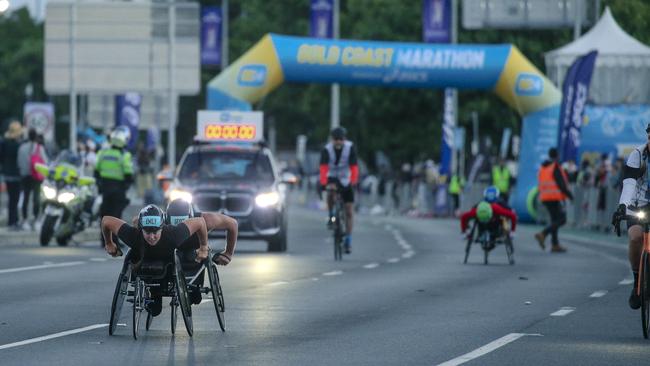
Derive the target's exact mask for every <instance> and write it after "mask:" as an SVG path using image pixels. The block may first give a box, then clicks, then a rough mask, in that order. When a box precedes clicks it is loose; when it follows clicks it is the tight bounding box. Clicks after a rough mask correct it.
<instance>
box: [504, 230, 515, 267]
mask: <svg viewBox="0 0 650 366" xmlns="http://www.w3.org/2000/svg"><path fill="white" fill-rule="evenodd" d="M505 244H506V245H505V246H506V255H507V256H508V263H510V265H513V264H515V247H514V246H513V245H512V238H510V235H509V234H506V239H505Z"/></svg>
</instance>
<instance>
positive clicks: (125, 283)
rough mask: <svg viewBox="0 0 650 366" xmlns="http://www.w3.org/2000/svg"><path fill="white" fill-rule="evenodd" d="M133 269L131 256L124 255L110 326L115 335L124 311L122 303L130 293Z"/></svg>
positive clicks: (109, 329)
mask: <svg viewBox="0 0 650 366" xmlns="http://www.w3.org/2000/svg"><path fill="white" fill-rule="evenodd" d="M131 271H132V266H131V262H130V256H129V255H128V253H127V255H126V256H125V257H124V264H123V265H122V270H121V271H120V275H119V276H118V278H117V284H116V285H115V292H114V293H113V302H112V304H111V319H110V322H109V326H108V334H109V335H113V333H115V329H116V328H117V323H118V322H119V320H120V314H121V313H122V305H124V300H125V299H126V296H127V295H128V292H129V291H128V290H129V283H130V281H131Z"/></svg>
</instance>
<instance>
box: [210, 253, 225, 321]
mask: <svg viewBox="0 0 650 366" xmlns="http://www.w3.org/2000/svg"><path fill="white" fill-rule="evenodd" d="M207 267H208V268H207V269H208V278H209V279H210V291H211V292H212V302H213V303H214V310H215V311H216V313H217V320H219V328H221V331H222V332H225V331H226V320H225V319H224V317H223V315H224V314H223V313H224V311H225V310H226V307H225V304H224V301H223V291H222V290H221V283H220V282H219V272H218V271H217V265H216V264H215V263H213V262H212V261H211V260H208V263H207Z"/></svg>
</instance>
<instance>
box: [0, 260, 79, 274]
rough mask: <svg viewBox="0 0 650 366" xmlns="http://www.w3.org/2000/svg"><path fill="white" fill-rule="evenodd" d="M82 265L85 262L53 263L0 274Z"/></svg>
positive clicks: (13, 269) (10, 269)
mask: <svg viewBox="0 0 650 366" xmlns="http://www.w3.org/2000/svg"><path fill="white" fill-rule="evenodd" d="M84 263H86V262H63V263H54V264H42V265H40V266H29V267H19V268H8V269H0V274H2V273H13V272H22V271H31V270H33V269H45V268H57V267H70V266H77V265H80V264H84Z"/></svg>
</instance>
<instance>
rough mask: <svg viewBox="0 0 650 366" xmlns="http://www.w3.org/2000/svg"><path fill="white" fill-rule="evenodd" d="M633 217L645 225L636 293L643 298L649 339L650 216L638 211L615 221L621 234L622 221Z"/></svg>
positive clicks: (643, 320)
mask: <svg viewBox="0 0 650 366" xmlns="http://www.w3.org/2000/svg"><path fill="white" fill-rule="evenodd" d="M630 219H633V220H635V221H636V222H638V223H639V224H640V225H641V226H643V249H642V250H643V251H642V254H641V261H640V263H639V273H638V278H637V279H636V280H637V286H636V294H637V296H639V297H640V298H641V328H642V329H643V338H645V339H648V326H649V325H650V217H649V215H648V214H647V213H646V212H645V211H637V212H635V213H634V215H625V216H624V217H619V218H618V219H615V220H614V222H613V225H614V229H615V231H616V235H617V236H619V237H620V236H621V221H627V222H628V224H629V220H630Z"/></svg>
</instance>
